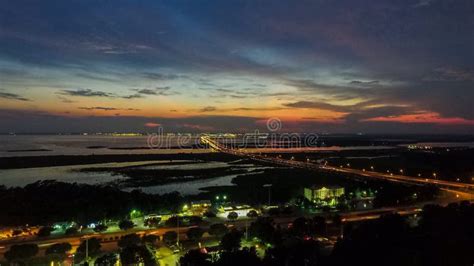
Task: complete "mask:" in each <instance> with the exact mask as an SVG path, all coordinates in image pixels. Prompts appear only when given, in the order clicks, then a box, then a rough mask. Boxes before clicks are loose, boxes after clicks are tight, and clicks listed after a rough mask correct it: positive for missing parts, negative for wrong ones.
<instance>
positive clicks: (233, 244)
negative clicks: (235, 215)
mask: <svg viewBox="0 0 474 266" xmlns="http://www.w3.org/2000/svg"><path fill="white" fill-rule="evenodd" d="M241 239H242V233H241V232H240V231H238V230H236V229H234V230H232V231H230V232H229V233H227V234H225V235H224V236H223V237H222V239H221V247H222V249H223V250H225V251H229V252H230V251H235V250H238V249H239V248H240V241H241Z"/></svg>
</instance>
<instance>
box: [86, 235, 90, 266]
mask: <svg viewBox="0 0 474 266" xmlns="http://www.w3.org/2000/svg"><path fill="white" fill-rule="evenodd" d="M86 262H87V265H89V238H86Z"/></svg>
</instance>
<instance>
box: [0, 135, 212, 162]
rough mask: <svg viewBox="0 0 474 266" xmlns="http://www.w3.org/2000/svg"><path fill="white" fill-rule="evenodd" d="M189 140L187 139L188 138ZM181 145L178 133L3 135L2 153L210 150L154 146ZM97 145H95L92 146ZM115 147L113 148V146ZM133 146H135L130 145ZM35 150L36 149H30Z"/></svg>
mask: <svg viewBox="0 0 474 266" xmlns="http://www.w3.org/2000/svg"><path fill="white" fill-rule="evenodd" d="M185 140H186V139H185ZM197 142H198V140H197V139H196V138H191V139H189V141H185V142H184V143H182V144H183V145H184V146H189V145H192V144H195V143H197ZM149 143H151V144H152V145H153V147H156V146H158V145H160V146H162V147H176V146H178V143H177V138H176V137H162V138H160V139H159V140H157V139H153V140H150V139H149V137H148V136H137V137H124V136H95V135H88V136H83V135H74V136H63V135H38V136H35V135H33V136H23V135H22V136H13V135H2V136H0V157H13V156H39V155H91V154H163V153H165V154H166V153H168V154H169V153H178V152H197V153H205V152H209V150H208V149H184V150H183V149H169V148H168V149H151V148H149V145H148V144H149ZM90 147H95V148H93V149H92V148H90ZM111 148H112V149H111ZM131 148H133V149H131ZM31 150H36V151H31Z"/></svg>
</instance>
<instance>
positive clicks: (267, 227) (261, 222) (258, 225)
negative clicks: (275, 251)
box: [248, 217, 275, 243]
mask: <svg viewBox="0 0 474 266" xmlns="http://www.w3.org/2000/svg"><path fill="white" fill-rule="evenodd" d="M272 223H273V220H272V218H269V217H260V218H258V219H257V220H256V221H254V222H252V223H251V224H250V227H249V230H248V231H249V235H250V237H256V238H258V239H260V240H262V241H263V242H266V243H273V242H274V239H275V228H274V227H273V224H272Z"/></svg>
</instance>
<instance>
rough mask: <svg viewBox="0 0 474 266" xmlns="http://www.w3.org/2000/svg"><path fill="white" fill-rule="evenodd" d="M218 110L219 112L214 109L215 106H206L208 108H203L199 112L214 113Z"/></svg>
mask: <svg viewBox="0 0 474 266" xmlns="http://www.w3.org/2000/svg"><path fill="white" fill-rule="evenodd" d="M216 110H217V108H216V107H214V106H206V107H203V108H201V109H199V112H201V113H205V112H214V111H216Z"/></svg>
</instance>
